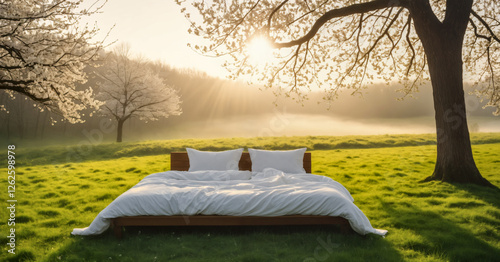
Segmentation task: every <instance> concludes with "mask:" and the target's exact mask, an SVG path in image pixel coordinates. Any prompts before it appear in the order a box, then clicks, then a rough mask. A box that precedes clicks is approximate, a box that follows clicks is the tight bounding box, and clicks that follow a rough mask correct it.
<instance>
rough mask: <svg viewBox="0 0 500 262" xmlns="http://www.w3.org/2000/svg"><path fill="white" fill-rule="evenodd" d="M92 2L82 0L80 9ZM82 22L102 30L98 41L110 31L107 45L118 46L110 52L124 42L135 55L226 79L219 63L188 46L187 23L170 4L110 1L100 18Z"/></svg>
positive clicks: (159, 0) (166, 0)
mask: <svg viewBox="0 0 500 262" xmlns="http://www.w3.org/2000/svg"><path fill="white" fill-rule="evenodd" d="M94 1H95V0H85V1H84V5H83V6H89V5H91V4H92V3H94ZM83 22H84V23H89V24H94V23H97V27H98V28H100V30H101V32H100V34H99V35H98V37H97V39H99V40H100V39H102V38H103V37H105V35H106V34H107V33H108V32H109V30H110V29H111V28H112V29H111V32H110V35H109V37H108V39H107V41H106V42H107V43H111V42H113V41H115V40H116V41H117V42H116V43H115V44H114V45H112V46H110V48H112V47H113V46H115V45H117V44H119V43H121V42H125V43H128V44H130V46H131V50H132V52H133V53H134V54H140V55H143V56H145V57H146V58H148V59H151V60H160V61H162V62H164V63H165V64H168V65H171V66H175V67H177V68H195V69H198V70H200V71H204V72H206V73H208V74H209V75H212V76H216V77H221V78H223V77H225V72H226V71H225V69H223V68H222V67H221V64H222V62H223V60H222V59H218V58H211V57H205V56H202V55H200V54H197V53H196V52H195V51H193V50H192V49H191V48H189V47H188V46H187V43H188V42H190V41H191V42H192V41H197V40H196V38H195V37H194V36H190V35H189V34H188V33H187V30H188V27H189V23H188V21H187V20H186V19H185V18H184V16H183V15H182V14H181V12H180V8H179V6H178V5H177V4H175V3H174V1H172V0H141V1H137V0H109V1H108V3H106V5H105V6H104V7H103V9H102V10H101V13H100V14H96V15H93V16H91V17H89V18H86V19H84V20H83ZM113 26H114V28H113ZM198 41H199V40H198Z"/></svg>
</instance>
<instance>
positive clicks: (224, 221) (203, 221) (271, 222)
mask: <svg viewBox="0 0 500 262" xmlns="http://www.w3.org/2000/svg"><path fill="white" fill-rule="evenodd" d="M239 168H240V170H251V168H252V162H251V161H250V155H249V154H248V153H247V152H243V154H242V156H241V159H240V163H239ZM170 169H171V170H179V171H187V170H188V169H189V158H188V155H187V153H186V152H172V153H171V154H170ZM304 169H305V170H306V172H307V173H311V153H310V152H306V153H305V154H304ZM111 224H112V225H113V227H114V234H115V236H116V237H117V238H121V237H122V232H123V227H124V226H275V225H338V226H340V230H341V232H342V233H348V232H351V231H352V229H351V226H350V225H349V221H347V219H345V218H342V217H332V216H308V215H289V216H276V217H259V216H213V215H210V216H207V215H197V216H132V217H117V218H112V219H111Z"/></svg>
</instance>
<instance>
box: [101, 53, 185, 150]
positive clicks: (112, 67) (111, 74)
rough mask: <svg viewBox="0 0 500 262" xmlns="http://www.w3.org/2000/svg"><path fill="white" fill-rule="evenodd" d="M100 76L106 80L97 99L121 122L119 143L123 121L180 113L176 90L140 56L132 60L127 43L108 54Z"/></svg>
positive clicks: (118, 132)
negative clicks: (149, 67)
mask: <svg viewBox="0 0 500 262" xmlns="http://www.w3.org/2000/svg"><path fill="white" fill-rule="evenodd" d="M99 76H100V77H101V78H102V80H103V81H102V83H100V84H99V86H100V88H99V89H100V90H99V93H98V95H97V98H98V99H100V100H102V101H104V105H103V108H102V111H103V112H104V113H105V114H107V115H109V116H111V117H112V118H114V119H115V120H116V121H117V123H118V126H117V135H116V142H122V134H123V123H125V121H127V120H128V119H130V118H132V117H138V118H139V119H140V120H144V121H154V120H158V119H159V118H161V117H164V118H167V117H169V116H170V115H180V114H181V109H180V104H181V100H180V98H179V96H178V95H177V90H175V89H174V88H172V87H171V86H168V85H166V84H165V83H164V81H163V79H161V78H160V77H159V76H158V75H157V74H154V73H153V72H152V70H150V69H148V67H147V65H146V64H145V63H144V62H142V61H141V60H140V59H136V60H133V59H130V49H129V47H127V46H125V45H121V46H119V47H117V48H116V49H115V50H114V52H113V53H112V54H111V55H109V57H108V59H107V61H106V63H105V65H104V69H103V73H102V74H99Z"/></svg>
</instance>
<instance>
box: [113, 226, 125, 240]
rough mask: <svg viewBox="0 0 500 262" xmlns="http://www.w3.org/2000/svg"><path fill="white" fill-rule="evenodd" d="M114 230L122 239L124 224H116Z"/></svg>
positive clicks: (116, 235)
mask: <svg viewBox="0 0 500 262" xmlns="http://www.w3.org/2000/svg"><path fill="white" fill-rule="evenodd" d="M113 230H114V232H115V237H116V238H118V239H120V238H122V236H123V227H122V226H117V225H115V227H114V228H113Z"/></svg>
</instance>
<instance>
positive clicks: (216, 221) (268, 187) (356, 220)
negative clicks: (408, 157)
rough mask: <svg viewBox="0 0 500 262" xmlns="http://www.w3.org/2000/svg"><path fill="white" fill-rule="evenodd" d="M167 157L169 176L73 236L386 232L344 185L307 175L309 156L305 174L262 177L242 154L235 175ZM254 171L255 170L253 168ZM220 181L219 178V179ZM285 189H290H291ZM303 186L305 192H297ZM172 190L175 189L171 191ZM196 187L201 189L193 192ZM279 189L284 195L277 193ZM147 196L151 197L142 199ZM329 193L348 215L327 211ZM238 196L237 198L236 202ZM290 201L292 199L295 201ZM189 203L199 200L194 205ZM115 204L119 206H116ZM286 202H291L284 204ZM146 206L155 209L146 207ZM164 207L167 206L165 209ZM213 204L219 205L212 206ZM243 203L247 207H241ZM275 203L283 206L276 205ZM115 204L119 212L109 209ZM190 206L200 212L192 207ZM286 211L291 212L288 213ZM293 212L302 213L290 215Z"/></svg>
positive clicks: (139, 188) (153, 180)
mask: <svg viewBox="0 0 500 262" xmlns="http://www.w3.org/2000/svg"><path fill="white" fill-rule="evenodd" d="M304 151H305V150H304ZM170 156H171V171H166V172H163V173H156V174H152V175H149V176H147V177H146V178H144V179H143V180H142V181H141V182H139V184H137V185H136V186H134V187H133V188H131V189H129V191H131V192H130V193H129V191H127V192H125V193H124V194H122V195H121V196H120V197H118V198H117V199H116V200H115V201H113V202H112V203H111V204H110V205H109V206H108V207H107V208H106V209H104V210H103V211H102V212H101V213H99V215H98V216H97V217H96V219H95V220H94V221H93V222H92V224H91V225H90V226H89V227H87V228H83V229H74V230H73V232H72V234H73V235H93V234H100V233H102V232H104V230H106V229H107V228H108V227H109V226H112V227H113V230H114V234H115V235H116V237H117V238H121V237H122V232H123V227H126V226H273V225H338V226H339V227H340V230H341V232H343V233H346V232H351V231H352V230H353V229H354V231H356V232H357V233H359V234H362V235H364V234H367V233H374V234H378V235H385V234H386V232H387V231H385V230H380V229H374V228H372V227H371V224H370V222H369V221H368V219H367V218H366V216H364V214H363V213H362V212H361V210H359V209H358V208H357V207H356V206H355V205H354V204H352V201H353V199H352V197H351V196H350V194H349V193H348V191H347V189H345V188H344V187H343V186H342V185H340V184H339V183H338V182H335V181H333V180H331V179H330V178H327V177H324V176H316V175H311V174H310V173H311V153H310V152H303V158H302V159H301V161H300V162H301V163H300V165H301V167H303V170H304V171H305V174H292V173H285V172H282V171H280V170H277V169H274V168H265V169H263V170H261V171H262V172H258V173H257V172H253V173H252V172H250V171H251V170H252V161H251V156H250V154H249V153H247V152H243V153H241V152H240V156H241V157H240V158H239V161H238V163H237V166H238V167H237V168H236V169H238V171H235V170H233V171H203V170H196V171H192V172H190V171H189V170H190V167H193V166H192V165H190V159H189V156H188V153H187V152H173V153H171V154H170ZM254 168H255V169H257V168H256V167H255V166H254ZM228 174H229V175H231V176H232V175H236V176H241V175H245V176H248V177H245V178H242V179H240V178H235V179H234V180H232V179H229V180H224V178H227V177H228ZM194 176H195V177H194ZM212 176H213V178H214V180H215V181H206V180H207V179H208V178H207V179H205V177H210V179H212ZM186 177H187V178H186ZM199 177H202V178H201V180H198V179H199ZM221 177H223V178H222V179H219V178H221ZM247 179H248V180H247ZM253 180H255V182H253ZM290 181H291V182H290ZM297 181H298V182H297ZM213 184H215V186H213ZM287 184H291V185H292V187H291V188H292V189H290V187H289V186H288V185H287ZM306 184H307V186H308V187H305V186H303V187H301V186H302V185H306ZM322 184H327V185H328V186H327V187H326V189H323V188H322V186H321V185H322ZM174 186H175V188H174V190H172V188H173V187H174ZM197 187H198V188H199V190H197V189H196V188H197ZM323 187H324V186H323ZM157 188H158V189H157ZM186 188H188V189H189V191H190V192H191V191H193V190H197V191H193V192H195V195H196V196H199V197H198V198H196V197H191V195H192V194H191V195H190V196H189V197H186V192H187V191H186V190H187V189H186ZM193 188H194V189H193ZM309 189H311V190H310V191H311V192H308V191H309ZM176 190H177V191H182V192H180V193H179V194H177V195H182V197H180V198H173V195H172V194H173V193H172V194H170V193H165V192H170V191H176ZM183 190H184V191H183ZM238 190H239V191H238ZM280 190H281V191H283V192H285V193H279V192H280ZM301 190H302V191H301ZM304 190H306V191H304ZM325 190H326V191H325ZM145 191H149V192H148V193H147V194H146V193H145ZM275 191H276V192H277V193H275ZM316 191H317V192H319V193H318V194H319V195H323V196H322V197H320V198H319V199H320V200H318V201H317V200H315V199H313V197H310V196H313V193H314V192H316ZM157 192H161V193H157ZM199 192H202V193H199ZM235 192H236V193H235ZM239 192H244V193H241V194H248V195H244V196H240V195H239V194H240V193H239ZM296 192H299V193H296ZM304 192H305V194H304ZM325 192H327V194H326V193H325ZM278 193H279V194H281V195H279V194H278ZM295 193H296V194H295ZM134 194H135V195H140V196H141V197H142V199H143V200H140V201H143V202H140V201H139V200H137V199H138V198H137V197H130V195H134ZM151 194H152V195H151ZM165 194H167V195H165ZM231 194H235V196H231V197H232V198H230V199H229V200H228V197H227V195H231ZM253 194H257V195H262V196H261V197H259V198H258V197H255V198H256V199H257V202H256V203H258V204H255V203H252V201H247V199H249V198H252V195H253ZM283 194H284V195H283ZM286 194H288V195H286ZM331 194H334V195H335V194H337V195H339V198H340V199H341V200H340V202H339V203H340V204H339V205H340V206H342V208H344V209H345V210H347V211H345V210H344V209H341V208H337V207H336V206H328V205H331V204H330V203H331V202H332V201H330V200H329V198H331V196H330V195H331ZM219 195H224V198H221V197H220V196H219ZM306 195H308V196H306ZM327 195H328V196H327ZM249 196H250V197H249ZM238 197H239V199H237V198H238ZM294 197H295V200H293V198H294ZM315 197H316V196H315ZM327 197H328V198H327ZM191 198H192V199H197V200H192V199H191ZM119 199H121V201H118V200H119ZM125 199H126V200H125ZM144 199H148V200H147V201H146V200H144ZM165 199H168V200H165ZM206 199H211V200H210V201H208V200H207V202H208V203H206V204H203V206H201V204H199V203H202V202H203V201H204V200H206ZM252 199H253V198H252ZM271 199H272V201H271ZM287 199H290V201H293V202H288V203H287V202H284V201H287ZM326 200H328V201H326ZM186 201H187V202H188V203H187V204H186V203H184V202H186ZM189 201H191V202H189ZM321 201H322V202H321ZM335 201H337V200H335ZM115 202H120V203H122V204H121V205H122V206H120V205H118V204H116V205H114V203H115ZM134 202H135V203H134ZM150 202H152V203H154V204H149V203H150ZM166 202H171V203H167V204H165V203H166ZM215 202H217V203H220V204H218V205H215V204H214V203H215ZM243 202H244V203H245V204H241V203H243ZM247 202H248V206H249V207H245V209H241V210H240V209H239V208H242V207H240V206H242V205H243V206H245V205H246V204H247ZM317 202H319V203H317ZM124 203H126V204H124ZM172 203H175V204H172ZM276 203H284V204H283V206H280V205H278V204H276ZM325 203H328V204H325ZM113 205H114V206H117V207H118V208H116V207H114V208H113V207H112V208H110V206H113ZM160 205H167V206H168V205H171V206H173V207H168V208H165V207H162V208H159V206H160ZM212 205H215V207H213V206H212ZM179 206H182V207H179ZM193 206H199V207H197V208H191V207H193ZM324 206H328V207H324ZM344 206H345V207H344ZM228 207H233V209H234V210H229V211H227V209H230V208H228ZM287 208H289V209H290V210H286V209H287ZM108 209H109V210H108ZM159 209H161V210H159ZM190 209H191V210H190ZM284 209H285V210H284ZM337 209H339V210H340V211H338V210H337ZM166 210H167V211H166ZM294 210H300V211H297V213H294V212H295V211H294ZM325 210H326V211H325ZM331 210H334V211H331ZM163 213H165V215H164V214H163ZM316 213H317V214H316ZM240 214H242V215H240ZM335 214H336V215H335ZM95 228H97V229H95Z"/></svg>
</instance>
